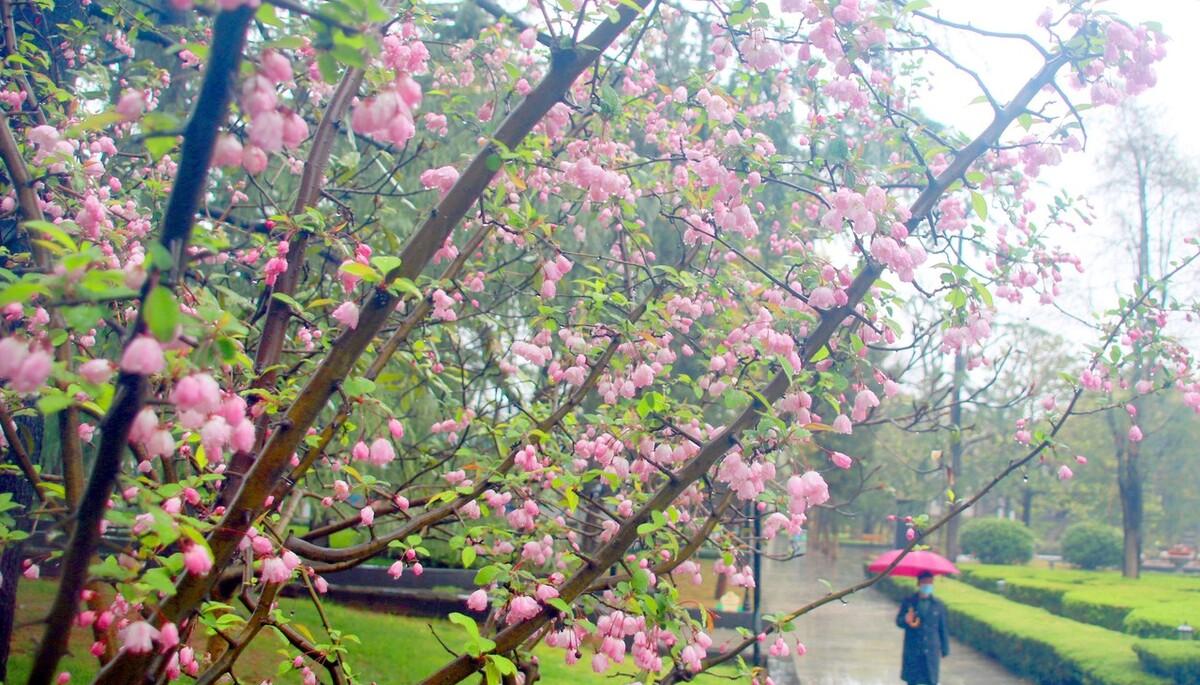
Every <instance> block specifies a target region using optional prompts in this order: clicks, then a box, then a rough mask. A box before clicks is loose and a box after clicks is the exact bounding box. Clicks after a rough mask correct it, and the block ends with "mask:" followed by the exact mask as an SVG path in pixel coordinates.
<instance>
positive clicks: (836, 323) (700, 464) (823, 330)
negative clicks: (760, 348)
mask: <svg viewBox="0 0 1200 685" xmlns="http://www.w3.org/2000/svg"><path fill="white" fill-rule="evenodd" d="M1069 59H1070V58H1069V56H1068V55H1066V54H1062V55H1059V56H1058V57H1056V58H1055V59H1053V60H1050V61H1049V62H1048V63H1047V64H1045V65H1044V66H1043V68H1042V69H1041V70H1040V71H1039V72H1038V73H1037V74H1036V75H1035V76H1034V77H1033V78H1032V79H1030V81H1029V82H1028V83H1026V84H1025V86H1024V87H1023V88H1022V89H1021V90H1020V91H1019V92H1018V93H1017V95H1016V96H1015V97H1014V98H1013V101H1012V102H1011V103H1009V105H1008V106H1007V107H1005V108H1004V109H1003V110H1001V111H999V112H997V113H996V116H995V118H994V119H993V121H992V123H991V124H990V125H989V126H988V127H987V128H986V129H985V130H984V131H983V132H982V133H981V134H979V136H978V137H976V138H975V139H974V140H973V141H971V142H970V143H969V144H968V145H967V146H966V147H964V148H963V149H962V150H961V151H960V152H959V154H958V155H957V156H956V157H955V159H954V161H953V162H952V163H951V164H950V166H949V167H947V168H946V169H945V170H944V171H943V172H942V174H941V175H939V176H938V177H937V179H935V181H934V182H933V183H931V184H930V185H929V186H928V187H927V188H926V189H925V190H924V191H923V192H922V193H921V194H920V195H919V196H918V197H917V200H916V201H915V202H914V204H913V206H912V208H911V215H912V217H913V218H912V219H911V220H910V230H911V228H915V227H916V226H917V225H919V223H920V222H921V221H922V220H923V217H924V215H925V214H927V213H928V212H929V211H930V210H931V209H932V208H933V207H934V205H935V204H936V202H937V200H938V199H939V198H940V197H941V196H942V194H943V193H945V191H946V189H947V188H949V187H950V185H951V184H952V183H953V182H954V181H956V180H957V179H958V178H960V177H961V176H962V174H964V173H965V172H966V170H967V169H968V168H969V167H970V165H971V164H972V163H974V161H975V160H976V159H977V158H978V157H979V156H980V155H982V154H983V153H984V152H985V151H986V150H987V149H988V148H989V147H991V146H992V145H993V144H994V143H995V142H996V141H997V140H998V139H999V137H1000V134H1001V133H1003V131H1004V129H1006V128H1007V127H1008V125H1009V124H1010V123H1011V122H1012V121H1013V120H1014V119H1016V117H1017V116H1019V115H1020V113H1021V112H1023V111H1024V110H1025V107H1026V106H1027V105H1028V104H1029V102H1030V101H1031V100H1032V99H1033V97H1034V96H1035V95H1037V93H1038V92H1039V91H1040V90H1041V88H1042V87H1043V86H1045V85H1046V84H1047V83H1049V82H1050V81H1051V80H1053V78H1054V75H1055V73H1057V71H1058V69H1059V68H1060V67H1062V66H1063V65H1064V64H1066V63H1067V62H1068V61H1069ZM882 272H883V267H882V266H881V265H879V264H877V263H875V262H874V261H872V260H870V259H869V258H868V259H867V260H866V264H865V266H864V267H863V269H862V271H860V272H859V273H858V275H857V276H856V277H855V278H854V281H853V282H852V283H851V284H850V286H849V287H848V288H847V300H848V301H847V303H846V305H844V306H842V307H838V308H836V309H831V310H828V311H825V312H823V313H822V314H821V320H820V324H819V325H818V326H817V329H816V330H815V331H814V332H813V333H812V334H811V335H810V336H809V337H808V339H806V340H805V341H804V346H803V349H802V350H801V355H800V356H801V358H802V359H804V360H805V361H806V362H808V361H811V359H812V357H813V356H814V355H815V354H816V353H817V352H818V351H820V350H821V348H822V347H824V346H825V345H826V344H827V343H828V342H829V340H830V339H831V338H832V336H833V334H834V332H835V331H836V330H837V329H838V328H839V327H840V326H841V325H842V322H843V321H844V319H845V317H846V316H847V314H848V312H849V311H851V310H853V309H854V307H856V306H857V305H858V304H859V302H861V301H862V299H863V297H864V296H865V295H866V294H867V292H868V291H869V290H870V288H871V286H872V285H874V283H875V281H876V280H877V279H878V278H879V276H880V275H881V274H882ZM790 383H791V381H790V377H789V374H788V373H787V372H785V371H780V372H778V373H776V375H775V377H774V378H772V379H771V381H770V383H768V384H767V386H766V387H765V388H763V390H762V393H761V395H759V396H756V397H754V398H753V400H752V401H751V402H750V404H749V405H748V406H746V408H745V409H743V410H742V412H741V413H740V414H739V415H738V417H737V418H736V419H734V420H733V422H731V423H730V424H729V425H728V426H727V427H726V428H724V429H723V430H722V431H721V432H720V433H719V434H717V435H716V436H715V437H714V438H712V439H711V440H710V441H709V442H708V443H706V444H705V445H704V446H703V447H702V448H700V451H699V452H697V454H696V456H694V457H693V458H692V461H690V462H689V463H688V464H686V465H685V466H684V467H683V468H681V469H680V470H679V471H677V472H676V476H677V480H676V481H673V482H669V483H667V484H665V485H664V486H663V487H661V488H660V489H659V490H658V491H657V492H656V493H655V494H654V496H653V497H651V498H650V499H649V500H648V501H647V502H646V504H644V505H643V506H642V507H641V508H640V509H639V510H638V511H637V513H636V514H635V515H634V516H633V517H632V518H631V519H630V520H629V521H628V522H627V523H626V525H625V526H623V527H621V528H620V529H619V530H618V531H617V533H616V535H614V536H613V537H612V538H611V539H610V540H609V541H608V542H607V543H605V544H604V546H603V547H601V548H600V550H599V551H598V552H597V553H596V554H595V555H594V560H595V563H594V564H588V565H585V566H584V567H582V568H581V569H580V570H579V571H577V572H576V573H575V575H573V576H572V577H571V578H570V579H568V580H567V581H566V582H565V583H564V584H563V585H562V586H561V587H560V588H559V596H560V597H561V598H562V599H563V601H565V602H567V603H568V604H570V603H571V602H573V601H575V599H576V598H578V597H579V595H581V594H583V593H584V592H585V591H586V590H587V588H588V587H589V586H590V585H591V584H592V582H593V581H594V580H595V579H596V578H597V577H598V576H599V575H600V574H601V573H603V572H604V571H605V570H606V569H608V568H609V567H611V566H612V565H613V564H615V563H617V562H618V561H619V560H620V558H621V556H622V555H623V554H624V553H625V550H626V549H627V548H628V547H629V545H631V544H632V543H633V542H634V541H635V540H636V539H637V526H638V525H639V524H641V523H643V522H645V521H647V520H649V519H650V515H651V513H652V512H654V511H662V510H664V509H666V507H667V506H669V505H670V504H671V502H673V501H674V500H675V499H676V498H677V497H678V496H679V495H680V494H681V493H682V492H683V491H684V490H685V489H687V488H688V487H690V486H691V484H692V483H693V482H695V481H696V480H698V479H699V478H700V477H701V476H703V475H704V474H706V473H707V472H708V471H709V469H710V468H712V466H713V465H715V464H716V463H717V461H718V460H719V459H720V458H721V457H723V456H724V455H725V453H726V452H727V451H728V450H729V449H730V448H731V447H733V446H734V445H736V444H737V438H738V436H739V435H740V434H741V433H742V431H743V430H745V429H746V428H748V427H750V426H752V425H754V423H755V422H757V420H758V417H759V416H760V415H761V413H762V412H764V411H766V410H767V409H768V408H769V405H770V404H773V403H774V402H775V401H777V400H778V399H779V398H781V397H783V395H784V393H785V392H787V390H788V387H789V386H790ZM557 613H558V612H557V611H554V610H550V609H548V610H546V611H543V612H541V613H539V614H538V615H537V616H536V617H534V618H532V619H529V620H527V621H522V622H520V623H517V624H514V625H512V626H509V627H508V628H506V629H504V630H503V631H501V632H500V633H499V634H497V635H496V637H495V640H494V641H495V643H496V646H495V648H494V651H495V652H496V653H504V652H507V651H509V650H512V649H515V648H516V647H517V646H519V645H520V644H522V643H523V642H524V641H525V640H526V639H527V638H528V637H529V636H530V635H532V634H533V633H534V632H535V631H536V630H537V629H538V628H540V627H541V626H542V625H544V624H545V623H547V622H548V621H550V620H552V619H553V618H554V617H555V616H557ZM478 668H479V662H478V661H477V660H475V659H474V658H471V657H467V656H460V657H459V658H457V659H455V660H454V661H452V662H450V663H449V664H447V665H446V666H444V667H442V668H441V669H440V670H438V671H437V672H436V673H434V674H433V675H431V676H429V677H428V678H426V679H425V680H424V681H422V685H453V684H454V683H458V682H460V681H462V680H463V679H464V678H466V677H468V676H469V675H471V674H472V673H474V672H475V671H477V670H478Z"/></svg>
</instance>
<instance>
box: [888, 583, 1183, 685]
mask: <svg viewBox="0 0 1200 685" xmlns="http://www.w3.org/2000/svg"><path fill="white" fill-rule="evenodd" d="M881 585H883V586H884V587H882V588H881V589H883V590H884V592H885V593H887V594H888V595H889V596H891V597H893V598H899V597H903V596H904V595H906V594H908V593H911V592H912V591H913V586H912V581H911V580H908V579H891V578H889V579H886V580H885V581H883V583H881ZM936 592H937V595H938V596H939V597H940V598H942V600H943V601H944V602H945V603H946V607H947V611H948V620H947V623H948V626H949V628H950V632H951V634H953V635H954V636H955V637H957V638H958V639H959V640H962V641H963V642H965V643H966V644H968V645H970V646H972V647H974V648H975V649H977V650H979V651H981V652H983V653H985V654H988V655H989V656H991V657H993V658H994V659H996V660H997V661H999V662H1000V663H1002V664H1004V665H1005V666H1006V667H1008V668H1009V670H1011V671H1013V672H1014V673H1017V674H1018V675H1021V676H1024V677H1026V678H1029V679H1031V680H1033V681H1035V682H1037V683H1039V685H1168V684H1169V683H1170V680H1168V679H1167V678H1164V677H1161V676H1158V675H1154V674H1151V673H1149V672H1147V671H1146V670H1144V669H1143V668H1142V666H1141V664H1140V663H1139V660H1138V656H1137V655H1136V654H1135V653H1134V652H1133V644H1134V642H1135V641H1136V640H1135V638H1133V637H1132V636H1129V635H1124V634H1122V633H1116V632H1113V631H1110V630H1105V629H1103V628H1099V627H1096V626H1092V625H1086V624H1081V623H1078V622H1076V621H1072V620H1070V619H1067V618H1063V617H1061V616H1056V615H1054V614H1051V613H1050V612H1048V611H1046V610H1044V609H1039V608H1037V607H1032V606H1028V605H1025V604H1020V603H1018V602H1014V601H1010V600H1008V599H1005V598H1004V597H1001V596H999V595H996V594H994V593H992V592H987V591H983V590H980V589H978V588H975V587H971V586H970V585H967V584H965V583H959V582H955V581H953V580H939V581H938V589H937V591H936ZM951 658H953V657H951Z"/></svg>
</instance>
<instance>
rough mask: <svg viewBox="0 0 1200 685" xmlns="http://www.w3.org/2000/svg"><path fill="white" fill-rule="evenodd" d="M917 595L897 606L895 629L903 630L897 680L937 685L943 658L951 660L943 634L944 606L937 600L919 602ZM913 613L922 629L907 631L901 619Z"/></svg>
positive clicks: (944, 629)
mask: <svg viewBox="0 0 1200 685" xmlns="http://www.w3.org/2000/svg"><path fill="white" fill-rule="evenodd" d="M918 600H919V597H918V595H916V594H913V595H910V596H908V597H906V598H905V599H904V601H903V602H901V603H900V613H898V614H896V625H897V626H899V627H901V628H903V629H904V660H903V662H902V663H901V666H900V679H901V680H903V681H904V682H906V683H908V684H909V685H937V682H938V671H939V667H940V666H941V661H942V657H944V656H950V637H949V636H948V635H947V634H946V605H945V604H942V602H941V600H939V599H937V598H936V597H931V598H929V600H928V601H924V602H922V601H918ZM909 609H914V610H915V611H916V612H917V616H918V617H919V618H920V619H921V625H920V626H918V627H916V628H911V627H909V625H908V623H906V622H905V620H904V617H905V615H906V614H907V613H908V610H909Z"/></svg>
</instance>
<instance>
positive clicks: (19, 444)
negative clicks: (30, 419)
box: [0, 403, 46, 504]
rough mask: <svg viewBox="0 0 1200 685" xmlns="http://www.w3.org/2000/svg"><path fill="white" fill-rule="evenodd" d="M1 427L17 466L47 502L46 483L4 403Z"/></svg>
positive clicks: (43, 502)
mask: <svg viewBox="0 0 1200 685" xmlns="http://www.w3.org/2000/svg"><path fill="white" fill-rule="evenodd" d="M0 429H3V431H4V439H5V440H7V441H8V447H9V449H10V450H11V451H12V453H13V456H14V457H16V460H17V466H19V467H21V473H23V474H25V478H26V479H28V480H29V484H30V485H32V486H33V491H34V493H36V494H37V498H38V500H39V501H41V503H42V504H45V503H46V493H45V491H44V490H43V488H45V483H43V482H42V479H41V477H40V476H39V475H38V472H37V470H36V469H35V468H33V461H32V460H31V459H30V458H29V453H28V452H27V451H25V442H24V441H23V440H21V434H20V433H18V432H17V426H16V424H15V423H13V420H12V416H11V415H10V414H9V413H8V408H7V407H5V406H4V404H3V403H0Z"/></svg>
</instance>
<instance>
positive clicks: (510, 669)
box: [488, 654, 517, 675]
mask: <svg viewBox="0 0 1200 685" xmlns="http://www.w3.org/2000/svg"><path fill="white" fill-rule="evenodd" d="M488 661H491V662H494V663H495V664H496V669H497V670H498V671H500V674H501V675H515V674H516V672H517V665H516V664H514V663H513V662H512V660H510V659H509V658H508V657H503V656H500V655H499V654H489V655H488Z"/></svg>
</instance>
